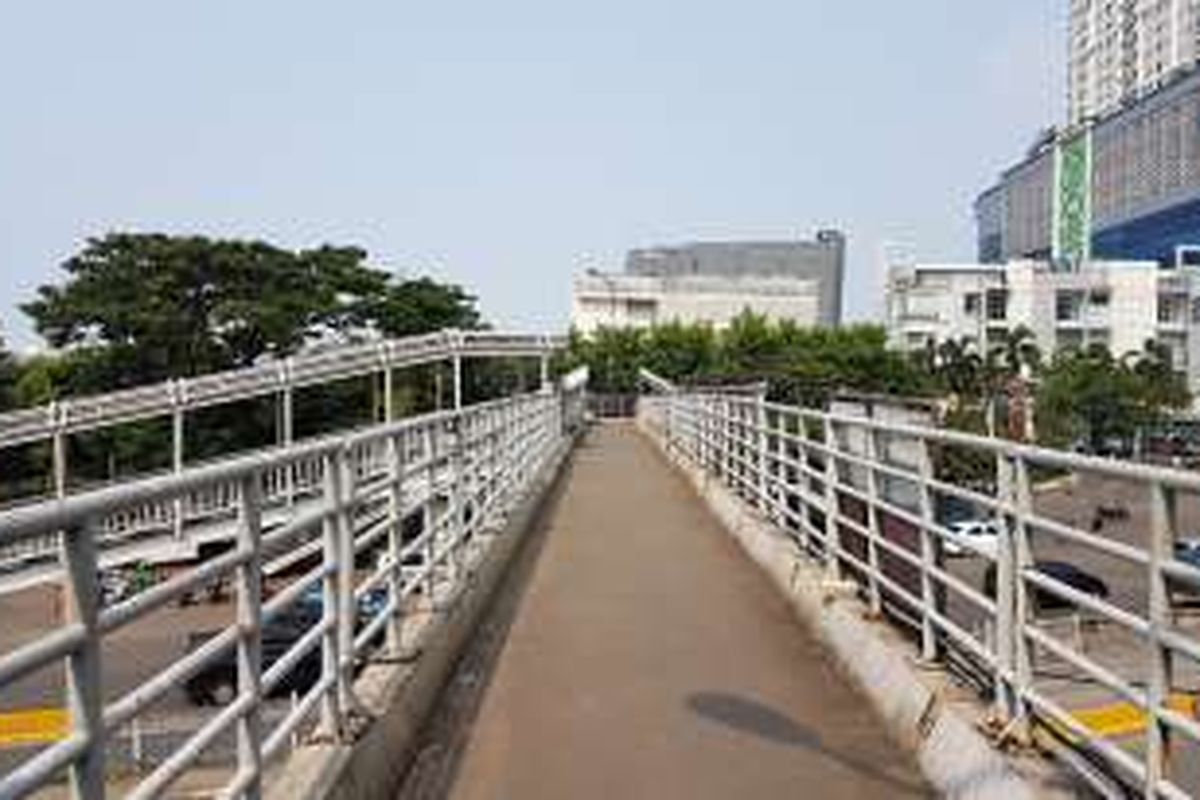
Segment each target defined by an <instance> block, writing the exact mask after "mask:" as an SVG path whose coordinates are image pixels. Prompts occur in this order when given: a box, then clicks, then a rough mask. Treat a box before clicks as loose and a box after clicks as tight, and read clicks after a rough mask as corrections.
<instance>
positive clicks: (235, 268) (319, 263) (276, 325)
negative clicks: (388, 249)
mask: <svg viewBox="0 0 1200 800" xmlns="http://www.w3.org/2000/svg"><path fill="white" fill-rule="evenodd" d="M366 259H367V254H366V252H365V251H364V250H362V249H360V248H357V247H335V246H330V245H325V246H321V247H318V248H315V249H311V250H299V251H291V250H286V249H283V248H280V247H276V246H274V245H271V244H267V243H265V242H258V241H237V240H223V239H209V238H206V237H203V236H168V235H165V234H157V233H149V234H143V233H113V234H109V235H107V236H104V237H101V238H95V239H91V240H89V241H88V242H87V244H86V246H85V247H84V248H83V250H82V251H81V252H79V253H78V254H76V255H74V256H72V257H71V258H69V259H67V261H66V262H64V263H63V264H62V269H63V270H64V271H65V272H66V273H67V275H68V278H67V281H66V283H64V284H63V285H53V284H51V285H44V286H42V287H40V288H39V289H38V296H37V299H35V300H33V301H32V302H29V303H26V304H25V305H24V306H22V309H23V310H24V311H25V312H26V313H27V314H29V316H30V317H31V318H32V319H33V321H34V324H35V327H36V329H37V331H38V333H40V334H41V335H42V336H43V337H45V339H46V340H47V341H48V342H49V343H50V344H52V345H54V346H55V347H65V346H68V345H70V346H73V347H74V348H75V352H76V355H75V357H74V359H75V362H76V364H75V369H74V370H72V375H74V376H75V377H76V378H77V379H78V378H79V376H80V375H85V376H86V380H84V381H83V382H85V383H86V384H88V386H89V387H92V388H100V387H103V388H114V387H116V386H127V385H133V384H140V383H147V382H151V381H156V380H163V379H166V378H175V377H187V376H193V375H199V374H203V373H206V372H212V371H216V370H221V369H228V368H232V367H240V366H246V365H248V364H252V363H254V362H255V361H256V360H258V359H259V358H261V357H263V356H267V355H270V356H281V355H286V354H288V353H292V352H294V351H296V350H297V349H299V348H300V347H301V346H303V345H304V344H305V343H306V342H309V341H312V340H314V339H322V338H345V337H352V336H356V335H362V334H364V333H367V332H378V333H382V334H387V335H400V334H408V333H418V332H422V331H429V330H436V329H439V328H443V327H451V326H453V327H475V326H477V325H478V324H479V315H478V312H477V311H476V310H475V307H474V298H472V297H471V296H470V295H468V294H467V293H466V292H464V291H463V290H462V289H461V288H460V287H458V286H453V285H444V284H439V283H436V282H434V281H431V280H429V279H425V278H422V279H417V280H403V281H396V280H394V279H393V277H392V276H391V274H390V273H388V272H386V271H383V270H380V269H376V268H373V267H371V266H369V265H368V264H367V263H366ZM77 382H78V381H77ZM72 388H75V387H72Z"/></svg>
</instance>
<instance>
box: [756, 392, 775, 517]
mask: <svg viewBox="0 0 1200 800" xmlns="http://www.w3.org/2000/svg"><path fill="white" fill-rule="evenodd" d="M753 413H754V430H755V432H756V435H755V443H756V444H757V448H756V449H757V450H758V452H757V453H755V454H754V458H755V462H756V463H757V464H758V476H757V477H758V481H757V485H758V507H759V510H760V511H762V513H763V515H764V516H765V517H767V519H770V520H774V518H775V513H774V509H773V508H772V506H771V501H770V498H769V494H770V491H771V485H772V484H771V481H770V479H769V476H768V474H767V473H768V470H769V469H770V464H769V463H768V461H767V446H768V436H767V401H766V398H765V397H761V396H756V397H755V399H754V411H753Z"/></svg>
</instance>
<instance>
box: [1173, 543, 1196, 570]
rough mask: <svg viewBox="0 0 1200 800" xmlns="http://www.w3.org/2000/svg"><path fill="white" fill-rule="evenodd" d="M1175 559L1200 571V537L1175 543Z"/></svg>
mask: <svg viewBox="0 0 1200 800" xmlns="http://www.w3.org/2000/svg"><path fill="white" fill-rule="evenodd" d="M1175 558H1176V560H1178V561H1182V562H1183V563H1185V564H1187V565H1188V566H1190V567H1195V568H1196V569H1200V537H1195V538H1188V539H1180V540H1179V541H1177V542H1175Z"/></svg>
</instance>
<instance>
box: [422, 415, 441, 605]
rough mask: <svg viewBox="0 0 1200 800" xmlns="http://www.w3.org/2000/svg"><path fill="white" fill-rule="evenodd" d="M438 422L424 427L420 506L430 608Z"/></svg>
mask: <svg viewBox="0 0 1200 800" xmlns="http://www.w3.org/2000/svg"><path fill="white" fill-rule="evenodd" d="M439 424H440V423H439V422H429V423H426V425H425V448H424V449H425V501H424V503H422V505H421V535H422V536H424V537H425V554H424V557H423V558H422V559H421V561H422V563H423V565H424V567H425V598H426V601H427V603H428V605H429V607H430V608H433V607H434V606H436V604H437V598H436V597H435V595H436V593H437V544H438V543H437V538H438V537H437V533H438V527H439V520H438V515H437V513H436V509H435V507H434V506H435V504H436V502H437V495H438V491H437V483H438V481H437V473H438V464H437V460H438V441H437V438H438V437H437V428H438V425H439Z"/></svg>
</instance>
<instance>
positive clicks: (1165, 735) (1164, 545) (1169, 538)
mask: <svg viewBox="0 0 1200 800" xmlns="http://www.w3.org/2000/svg"><path fill="white" fill-rule="evenodd" d="M1177 524H1178V520H1177V507H1176V497H1175V490H1174V489H1173V488H1171V487H1169V486H1165V485H1164V484H1163V483H1162V481H1161V480H1155V481H1154V482H1153V483H1151V484H1150V576H1149V577H1150V583H1149V587H1150V597H1149V618H1150V619H1149V621H1150V642H1149V644H1150V652H1149V662H1148V663H1147V665H1146V666H1147V672H1148V675H1147V682H1146V683H1147V687H1146V704H1147V706H1148V708H1147V709H1146V716H1147V720H1148V724H1149V728H1148V729H1147V732H1146V786H1145V796H1146V797H1147V798H1156V797H1158V796H1159V794H1158V785H1159V783H1160V782H1161V781H1163V780H1164V779H1166V778H1167V777H1169V775H1170V761H1171V737H1170V730H1169V729H1168V728H1167V726H1166V725H1165V724H1164V723H1163V721H1162V709H1163V707H1164V706H1165V705H1166V703H1167V698H1168V696H1169V694H1170V691H1171V683H1172V678H1173V674H1172V673H1173V667H1174V664H1173V659H1172V654H1171V649H1170V648H1169V647H1167V646H1166V645H1164V644H1163V641H1162V635H1163V633H1164V632H1166V631H1168V630H1169V629H1170V627H1171V602H1170V592H1169V588H1168V586H1167V579H1166V575H1164V573H1163V564H1164V563H1166V562H1167V561H1169V560H1170V559H1171V558H1172V550H1173V548H1174V546H1175V545H1174V542H1175V536H1176V533H1177V531H1176V528H1177Z"/></svg>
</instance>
